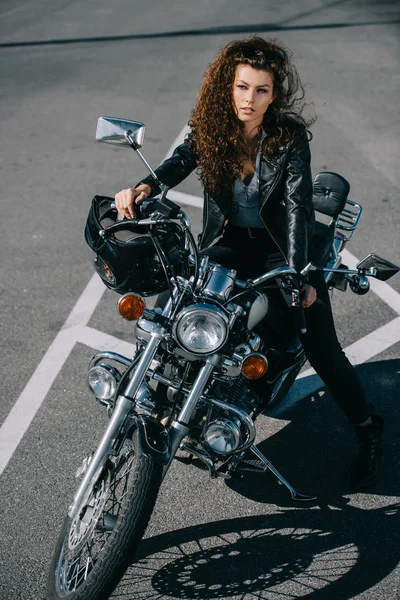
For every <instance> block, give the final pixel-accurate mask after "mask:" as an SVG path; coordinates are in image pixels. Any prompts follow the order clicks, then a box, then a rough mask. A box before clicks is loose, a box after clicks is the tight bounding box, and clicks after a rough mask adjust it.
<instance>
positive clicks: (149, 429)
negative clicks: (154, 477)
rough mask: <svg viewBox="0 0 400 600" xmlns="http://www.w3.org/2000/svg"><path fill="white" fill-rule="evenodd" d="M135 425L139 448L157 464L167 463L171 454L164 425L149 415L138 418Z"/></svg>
mask: <svg viewBox="0 0 400 600" xmlns="http://www.w3.org/2000/svg"><path fill="white" fill-rule="evenodd" d="M136 426H137V429H138V433H139V444H140V449H141V451H142V452H143V454H145V455H146V456H148V457H149V458H151V459H152V460H154V462H156V463H157V464H160V465H165V464H167V463H168V461H169V458H170V454H171V446H170V441H169V435H168V431H167V430H166V429H165V427H163V426H162V425H161V423H159V422H158V421H156V420H155V419H151V418H150V417H140V418H138V419H137V422H136Z"/></svg>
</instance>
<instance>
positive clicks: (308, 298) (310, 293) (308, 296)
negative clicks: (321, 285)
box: [301, 284, 317, 308]
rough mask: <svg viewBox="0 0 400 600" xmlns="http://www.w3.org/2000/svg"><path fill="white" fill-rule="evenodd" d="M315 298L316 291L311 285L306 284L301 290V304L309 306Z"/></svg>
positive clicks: (305, 306)
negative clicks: (302, 290)
mask: <svg viewBox="0 0 400 600" xmlns="http://www.w3.org/2000/svg"><path fill="white" fill-rule="evenodd" d="M316 299H317V292H316V290H315V288H313V287H312V286H311V285H308V284H307V285H306V286H305V288H304V292H303V298H302V301H301V305H302V306H303V308H309V307H310V306H311V305H312V304H314V302H315V301H316Z"/></svg>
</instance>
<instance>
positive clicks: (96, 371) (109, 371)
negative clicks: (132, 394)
mask: <svg viewBox="0 0 400 600" xmlns="http://www.w3.org/2000/svg"><path fill="white" fill-rule="evenodd" d="M120 380H121V373H120V372H119V371H118V370H117V369H115V368H114V367H112V366H111V365H106V364H99V365H96V366H95V367H92V368H91V369H89V371H88V375H87V381H88V385H89V388H90V390H91V391H92V392H93V394H94V395H95V396H96V398H99V400H111V398H113V396H115V394H116V392H117V388H118V384H119V382H120Z"/></svg>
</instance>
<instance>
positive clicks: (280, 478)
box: [250, 444, 317, 502]
mask: <svg viewBox="0 0 400 600" xmlns="http://www.w3.org/2000/svg"><path fill="white" fill-rule="evenodd" d="M250 450H251V452H252V453H253V454H255V456H256V457H257V458H258V459H259V460H260V461H261V462H262V464H263V468H262V470H263V471H264V472H265V471H271V473H272V474H273V475H275V477H276V478H277V480H278V481H279V482H280V483H281V484H282V485H284V486H285V487H286V488H287V489H288V490H289V492H290V495H291V496H292V499H293V500H297V501H299V502H311V501H313V500H317V496H306V495H305V494H300V493H299V492H297V491H296V490H295V489H294V487H293V486H291V485H290V483H289V482H288V481H287V480H286V479H285V478H284V477H283V475H281V474H280V473H279V471H278V470H277V469H276V468H275V467H274V465H273V464H271V463H270V462H269V460H268V459H267V458H266V457H265V456H264V454H263V453H262V452H260V450H259V449H258V448H257V446H255V445H254V444H252V445H251V446H250Z"/></svg>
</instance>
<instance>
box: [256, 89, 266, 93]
mask: <svg viewBox="0 0 400 600" xmlns="http://www.w3.org/2000/svg"><path fill="white" fill-rule="evenodd" d="M258 91H259V92H261V93H262V94H266V93H267V90H263V89H262V88H260V89H259V90H258Z"/></svg>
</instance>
